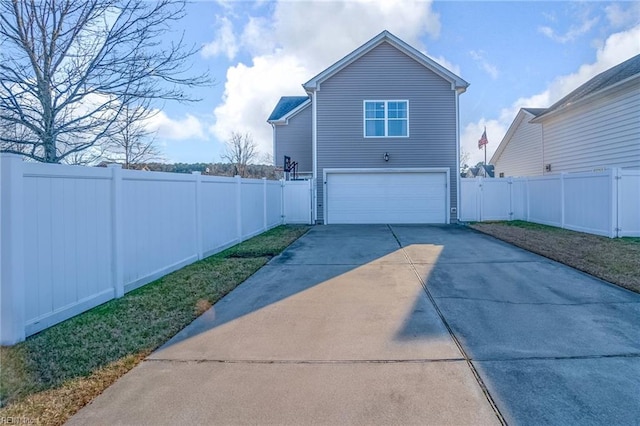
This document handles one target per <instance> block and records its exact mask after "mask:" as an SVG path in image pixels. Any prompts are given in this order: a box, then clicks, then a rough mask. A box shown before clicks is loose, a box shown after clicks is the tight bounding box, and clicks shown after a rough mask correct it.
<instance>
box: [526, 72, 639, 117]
mask: <svg viewBox="0 0 640 426" xmlns="http://www.w3.org/2000/svg"><path fill="white" fill-rule="evenodd" d="M633 80H640V74H635V75H632V76H631V77H628V78H625V79H624V80H621V81H619V82H617V83H616V84H612V85H611V86H607V87H605V88H603V89H600V90H598V91H597V92H593V93H591V94H589V95H588V96H585V97H584V98H581V99H578V100H577V101H575V102H572V103H568V104H567V105H564V106H562V107H560V108H558V109H553V105H552V106H551V107H549V110H548V111H546V112H543V113H542V114H540V115H538V116H536V117H534V118H533V119H532V120H531V121H530V123H542V122H543V121H544V120H545V119H547V118H549V117H553V116H556V115H558V114H560V113H562V112H564V111H566V110H567V109H568V108H574V107H575V106H576V105H577V106H580V105H582V104H585V103H588V102H591V101H592V100H593V99H594V98H596V97H598V96H602V95H603V94H605V93H607V92H610V91H612V90H614V89H617V88H619V87H620V86H623V85H625V84H628V83H629V82H632V81H633ZM571 93H573V92H570V93H569V94H568V95H567V96H569V95H571ZM565 97H566V96H565ZM563 99H564V97H563ZM561 100H562V99H561Z"/></svg>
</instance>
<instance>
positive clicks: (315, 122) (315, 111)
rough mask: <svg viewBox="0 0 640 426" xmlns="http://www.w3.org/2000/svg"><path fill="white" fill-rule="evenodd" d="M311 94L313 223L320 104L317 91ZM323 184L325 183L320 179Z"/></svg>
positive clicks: (315, 199)
mask: <svg viewBox="0 0 640 426" xmlns="http://www.w3.org/2000/svg"><path fill="white" fill-rule="evenodd" d="M307 93H308V94H309V96H311V141H312V143H311V145H312V148H311V151H312V153H311V154H312V160H313V223H317V222H318V151H317V149H318V120H317V114H318V106H317V104H316V91H315V90H313V91H308V92H307ZM320 184H321V185H324V183H323V182H322V181H320Z"/></svg>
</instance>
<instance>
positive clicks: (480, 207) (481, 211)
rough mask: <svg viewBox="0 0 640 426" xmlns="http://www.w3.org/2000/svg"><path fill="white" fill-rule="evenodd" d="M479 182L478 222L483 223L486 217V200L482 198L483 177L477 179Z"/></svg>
mask: <svg viewBox="0 0 640 426" xmlns="http://www.w3.org/2000/svg"><path fill="white" fill-rule="evenodd" d="M476 180H477V181H478V221H479V222H482V220H483V217H484V199H483V197H482V190H483V188H482V176H478V177H476Z"/></svg>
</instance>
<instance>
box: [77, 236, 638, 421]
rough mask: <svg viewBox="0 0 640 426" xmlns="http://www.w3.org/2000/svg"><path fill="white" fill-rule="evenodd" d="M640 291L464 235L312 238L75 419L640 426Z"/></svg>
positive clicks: (305, 238) (488, 239)
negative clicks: (637, 425)
mask: <svg viewBox="0 0 640 426" xmlns="http://www.w3.org/2000/svg"><path fill="white" fill-rule="evenodd" d="M639 401H640V295H638V294H634V293H631V292H628V291H626V290H623V289H620V288H618V287H615V286H613V285H610V284H607V283H605V282H602V281H600V280H597V279H594V278H592V277H590V276H588V275H585V274H583V273H580V272H577V271H575V270H573V269H571V268H568V267H565V266H563V265H559V264H557V263H555V262H552V261H549V260H547V259H545V258H542V257H540V256H537V255H534V254H531V253H529V252H526V251H524V250H520V249H517V248H515V247H513V246H510V245H508V244H505V243H502V242H500V241H497V240H495V239H493V238H491V237H487V236H484V235H482V234H479V233H476V232H474V231H472V230H469V229H466V228H462V227H458V226H410V225H407V226H396V225H393V226H386V225H362V226H346V225H345V226H317V227H314V228H313V229H312V230H311V231H310V232H309V233H308V234H306V235H305V236H303V237H302V238H300V239H299V240H298V241H296V242H295V243H294V244H293V245H292V246H291V247H289V248H288V249H287V250H286V251H285V252H283V253H282V254H281V255H280V256H278V257H276V258H274V259H272V260H271V262H269V264H268V265H267V266H265V267H264V268H262V269H261V270H260V271H258V272H257V273H256V274H255V275H253V276H252V277H251V278H249V279H248V280H247V281H246V282H244V283H243V284H242V285H240V286H239V287H238V288H237V289H236V290H234V291H233V292H232V293H230V294H229V295H228V296H227V297H225V298H224V299H222V300H221V301H220V302H218V303H217V304H216V305H215V306H214V307H213V308H212V309H211V310H209V311H208V312H206V313H205V314H204V315H203V316H201V317H200V318H198V319H197V320H196V321H194V322H193V323H192V324H191V325H189V326H188V327H187V328H185V329H184V330H183V331H181V332H180V333H179V334H178V335H176V336H175V337H174V338H173V339H172V340H171V341H169V342H168V343H167V344H165V345H164V346H163V347H162V348H160V349H159V350H158V351H156V352H155V353H153V354H152V355H151V356H150V357H149V358H148V359H147V360H146V361H144V362H143V363H142V364H141V365H140V366H138V367H136V368H135V369H133V370H132V371H131V372H129V373H128V374H127V375H125V376H124V377H123V378H122V379H120V380H119V381H118V382H117V383H116V384H114V385H113V386H111V387H110V388H109V389H107V390H106V391H105V392H104V393H103V394H102V395H101V396H100V397H98V398H97V399H96V400H95V401H94V402H93V403H92V404H90V405H89V406H87V407H85V408H84V409H83V410H81V411H80V412H79V413H78V414H77V415H76V416H74V417H73V418H72V419H71V420H70V424H175V423H186V424H249V423H251V424H267V423H268V424H296V425H298V424H456V425H460V424H473V425H477V424H499V423H501V422H503V423H505V422H506V423H510V424H581V425H584V424H607V425H611V424H638V419H640V402H639Z"/></svg>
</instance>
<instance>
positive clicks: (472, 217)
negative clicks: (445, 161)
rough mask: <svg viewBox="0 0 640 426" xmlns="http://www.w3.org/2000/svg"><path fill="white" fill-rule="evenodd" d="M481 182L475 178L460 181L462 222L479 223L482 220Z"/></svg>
mask: <svg viewBox="0 0 640 426" xmlns="http://www.w3.org/2000/svg"><path fill="white" fill-rule="evenodd" d="M479 182H480V180H479V179H473V178H461V179H460V220H461V221H463V222H477V221H479V220H480V206H479V197H480V185H479Z"/></svg>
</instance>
